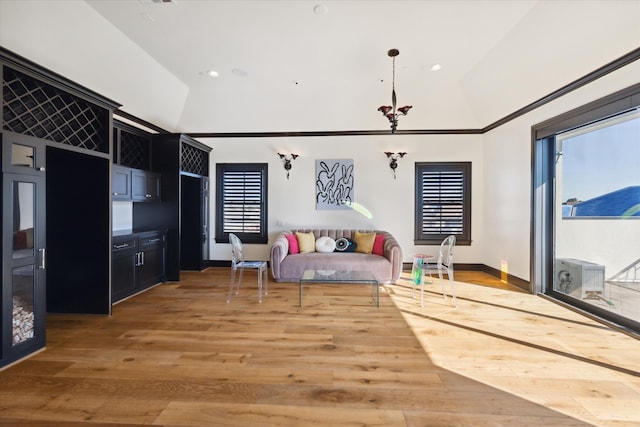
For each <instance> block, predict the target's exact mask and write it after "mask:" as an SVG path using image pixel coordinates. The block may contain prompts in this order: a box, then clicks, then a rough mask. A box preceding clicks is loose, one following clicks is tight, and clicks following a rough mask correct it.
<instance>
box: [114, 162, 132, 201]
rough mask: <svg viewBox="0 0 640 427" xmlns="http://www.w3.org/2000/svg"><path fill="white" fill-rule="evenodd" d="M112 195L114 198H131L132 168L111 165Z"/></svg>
mask: <svg viewBox="0 0 640 427" xmlns="http://www.w3.org/2000/svg"><path fill="white" fill-rule="evenodd" d="M111 168H112V169H111V196H112V199H113V200H131V169H129V168H125V167H122V166H116V165H113V166H112V167H111Z"/></svg>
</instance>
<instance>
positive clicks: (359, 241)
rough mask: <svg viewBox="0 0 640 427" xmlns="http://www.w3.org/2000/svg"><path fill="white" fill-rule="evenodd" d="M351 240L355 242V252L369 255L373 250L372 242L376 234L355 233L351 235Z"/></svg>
mask: <svg viewBox="0 0 640 427" xmlns="http://www.w3.org/2000/svg"><path fill="white" fill-rule="evenodd" d="M353 240H354V241H355V242H356V252H360V253H363V254H370V253H371V251H372V250H373V242H375V240H376V233H375V232H373V231H372V232H370V233H361V232H359V231H356V232H355V233H353Z"/></svg>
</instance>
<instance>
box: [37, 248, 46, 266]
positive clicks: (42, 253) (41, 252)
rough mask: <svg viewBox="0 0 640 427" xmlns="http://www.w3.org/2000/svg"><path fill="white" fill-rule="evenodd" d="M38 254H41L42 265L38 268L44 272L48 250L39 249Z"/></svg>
mask: <svg viewBox="0 0 640 427" xmlns="http://www.w3.org/2000/svg"><path fill="white" fill-rule="evenodd" d="M38 253H39V254H40V265H38V268H39V269H41V270H44V269H45V268H46V261H45V258H46V249H45V248H40V249H38Z"/></svg>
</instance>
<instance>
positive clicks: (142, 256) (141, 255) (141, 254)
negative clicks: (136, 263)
mask: <svg viewBox="0 0 640 427" xmlns="http://www.w3.org/2000/svg"><path fill="white" fill-rule="evenodd" d="M140 257H141V258H142V263H141V264H140V265H144V252H140Z"/></svg>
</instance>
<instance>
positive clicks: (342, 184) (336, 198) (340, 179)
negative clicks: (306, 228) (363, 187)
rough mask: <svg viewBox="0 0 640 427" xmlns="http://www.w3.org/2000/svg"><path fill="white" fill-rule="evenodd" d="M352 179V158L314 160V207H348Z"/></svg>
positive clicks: (342, 208)
mask: <svg viewBox="0 0 640 427" xmlns="http://www.w3.org/2000/svg"><path fill="white" fill-rule="evenodd" d="M353 181H354V179H353V159H347V160H316V209H317V210H346V209H350V205H351V204H353V200H354V196H353Z"/></svg>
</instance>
